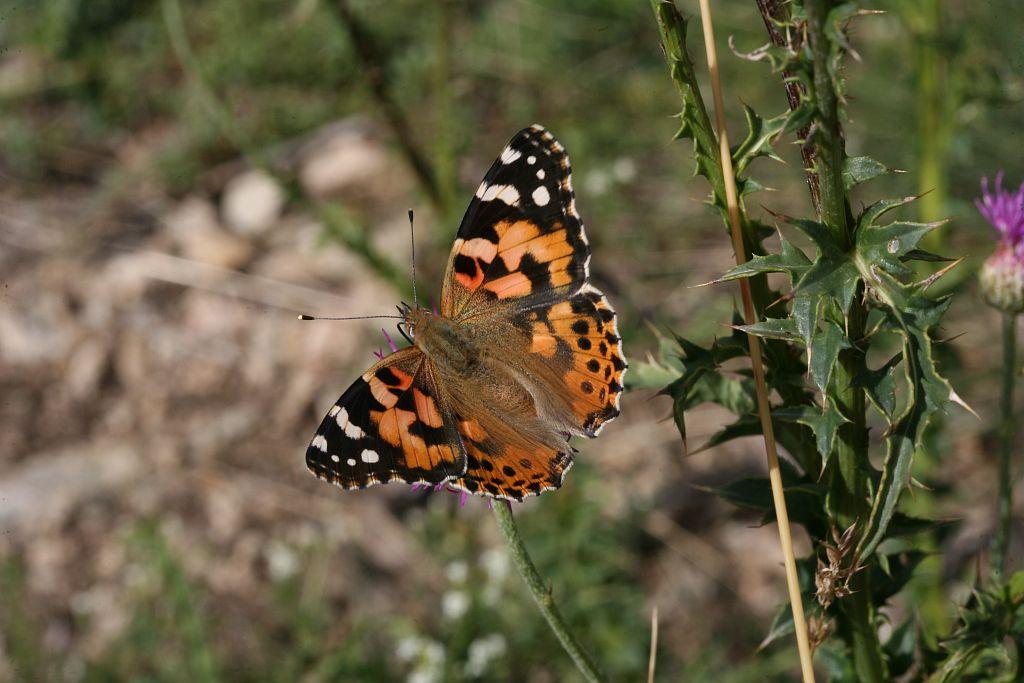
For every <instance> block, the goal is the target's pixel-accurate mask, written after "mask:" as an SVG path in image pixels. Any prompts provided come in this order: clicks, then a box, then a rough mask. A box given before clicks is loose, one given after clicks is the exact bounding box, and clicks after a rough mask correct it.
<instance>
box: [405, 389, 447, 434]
mask: <svg viewBox="0 0 1024 683" xmlns="http://www.w3.org/2000/svg"><path fill="white" fill-rule="evenodd" d="M412 396H413V399H414V400H415V401H416V413H417V414H418V415H419V418H420V422H422V423H423V424H425V425H427V426H428V427H440V426H441V425H443V424H444V421H443V420H442V419H441V414H440V413H439V412H438V410H437V404H435V403H434V399H432V398H431V397H430V396H427V395H426V394H424V393H423V392H422V391H420V390H419V389H413V390H412Z"/></svg>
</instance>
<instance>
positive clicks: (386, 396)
mask: <svg viewBox="0 0 1024 683" xmlns="http://www.w3.org/2000/svg"><path fill="white" fill-rule="evenodd" d="M366 382H367V384H369V385H370V393H371V394H373V397H374V398H375V399H377V400H378V401H380V404H381V405H382V406H384V407H385V408H394V407H395V404H396V403H398V397H397V396H395V395H394V394H392V393H391V390H390V389H388V387H387V385H386V384H384V382H381V381H380V380H379V379H377V378H376V377H374V376H373V375H370V378H369V379H367V380H366Z"/></svg>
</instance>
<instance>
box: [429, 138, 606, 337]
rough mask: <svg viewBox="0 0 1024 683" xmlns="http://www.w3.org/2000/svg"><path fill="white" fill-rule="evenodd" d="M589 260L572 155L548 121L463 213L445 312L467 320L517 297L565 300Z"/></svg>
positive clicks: (508, 154) (518, 143)
mask: <svg viewBox="0 0 1024 683" xmlns="http://www.w3.org/2000/svg"><path fill="white" fill-rule="evenodd" d="M589 259H590V249H589V247H588V245H587V238H586V235H585V234H584V232H583V222H582V221H581V220H580V217H579V215H578V214H577V213H576V206H575V195H574V193H573V190H572V178H571V169H570V165H569V157H568V156H567V155H566V153H565V149H564V148H563V147H562V145H561V144H559V143H558V141H557V140H555V138H554V137H553V136H552V135H551V133H549V132H548V131H547V130H545V129H544V128H543V127H542V126H537V125H535V126H531V127H530V128H524V129H523V130H521V131H519V132H518V133H517V134H516V135H515V136H514V137H513V138H512V140H511V141H510V142H509V143H508V145H507V146H506V147H505V149H504V150H503V151H502V153H501V155H500V156H499V157H498V158H497V159H496V160H495V162H494V164H493V165H492V166H491V168H490V170H489V171H488V172H487V175H485V176H484V180H483V182H482V183H480V187H479V188H478V189H477V191H476V195H475V196H474V197H473V200H472V202H471V203H470V205H469V209H468V210H467V211H466V215H465V217H464V218H463V219H462V224H461V226H460V227H459V233H458V236H457V237H456V240H455V244H454V246H453V247H452V252H451V255H450V257H449V260H448V268H447V272H446V274H445V279H444V289H443V292H442V295H441V314H442V315H444V316H445V317H447V318H452V319H455V320H466V319H470V318H474V317H479V316H486V315H493V314H495V313H496V312H498V311H500V310H502V309H504V308H506V307H507V305H510V304H513V303H514V304H515V305H516V306H518V307H521V308H522V307H529V306H534V305H542V304H545V303H554V302H556V301H559V300H563V299H566V298H568V297H569V296H571V295H572V294H574V293H575V292H577V291H579V289H580V288H581V287H582V286H583V284H584V283H585V282H586V280H587V272H588V271H587V265H588V261H589Z"/></svg>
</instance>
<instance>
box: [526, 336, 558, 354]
mask: <svg viewBox="0 0 1024 683" xmlns="http://www.w3.org/2000/svg"><path fill="white" fill-rule="evenodd" d="M557 351H558V340H557V339H555V338H554V337H552V336H551V335H549V334H534V335H533V338H532V339H531V340H530V353H537V354H540V355H542V356H544V357H545V358H553V357H554V356H555V353H556V352H557Z"/></svg>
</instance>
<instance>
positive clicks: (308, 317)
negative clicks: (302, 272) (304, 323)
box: [298, 313, 404, 320]
mask: <svg viewBox="0 0 1024 683" xmlns="http://www.w3.org/2000/svg"><path fill="white" fill-rule="evenodd" d="M298 318H299V320H370V319H372V318H390V319H398V320H404V318H403V317H402V316H400V315H350V316H346V317H342V318H328V317H326V316H319V315H306V314H305V313H300V314H299V315H298Z"/></svg>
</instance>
